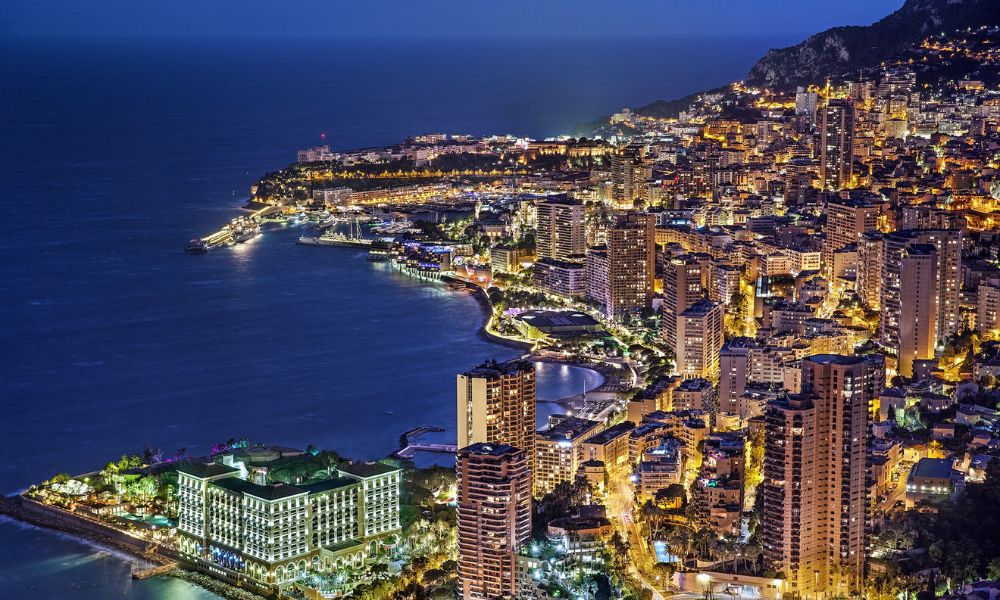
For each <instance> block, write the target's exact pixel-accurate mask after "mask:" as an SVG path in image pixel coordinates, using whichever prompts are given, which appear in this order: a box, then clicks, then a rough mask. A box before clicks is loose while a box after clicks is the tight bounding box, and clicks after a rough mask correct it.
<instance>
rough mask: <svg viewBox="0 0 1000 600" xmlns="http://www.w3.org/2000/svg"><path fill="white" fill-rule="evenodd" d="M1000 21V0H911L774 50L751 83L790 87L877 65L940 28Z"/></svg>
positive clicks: (757, 68)
mask: <svg viewBox="0 0 1000 600" xmlns="http://www.w3.org/2000/svg"><path fill="white" fill-rule="evenodd" d="M998 23H1000V0H906V2H905V3H904V4H903V6H902V7H901V8H900V9H899V10H897V11H896V12H894V13H892V14H890V15H889V16H887V17H885V18H883V19H881V20H880V21H878V22H876V23H873V24H872V25H868V26H866V27H834V28H833V29H828V30H827V31H824V32H822V33H818V34H816V35H814V36H812V37H810V38H809V39H807V40H806V41H804V42H802V43H800V44H798V45H795V46H791V47H789V48H781V49H777V50H771V51H769V52H768V53H767V54H766V55H765V56H764V57H763V58H762V59H760V60H759V61H758V62H757V64H756V65H754V66H753V68H752V69H751V70H750V74H749V76H748V77H747V83H749V84H751V85H757V86H765V87H770V88H778V89H787V88H791V87H793V86H795V85H802V84H805V83H814V82H821V81H822V80H823V79H825V78H827V77H833V76H837V75H842V74H846V73H851V72H853V71H857V70H859V69H863V68H868V67H873V66H876V65H878V64H879V63H880V62H882V61H884V60H887V59H889V58H891V57H893V56H895V55H897V54H899V53H900V52H901V51H903V50H905V49H906V48H908V47H910V46H912V45H914V44H916V43H917V42H919V41H920V40H921V39H922V38H924V37H926V36H928V35H931V34H934V33H938V32H941V31H950V30H954V29H960V28H964V27H970V26H978V25H990V24H998Z"/></svg>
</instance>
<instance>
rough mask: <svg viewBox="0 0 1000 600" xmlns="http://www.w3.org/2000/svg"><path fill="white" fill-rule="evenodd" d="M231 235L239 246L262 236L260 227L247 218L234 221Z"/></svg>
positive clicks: (230, 228) (230, 230)
mask: <svg viewBox="0 0 1000 600" xmlns="http://www.w3.org/2000/svg"><path fill="white" fill-rule="evenodd" d="M229 234H230V236H232V238H233V241H234V242H236V243H237V244H239V243H241V242H245V241H247V240H251V239H253V238H255V237H257V236H258V235H260V225H258V224H257V223H255V222H253V221H251V220H250V219H247V218H246V217H240V218H238V219H234V220H233V222H232V224H231V225H230V227H229Z"/></svg>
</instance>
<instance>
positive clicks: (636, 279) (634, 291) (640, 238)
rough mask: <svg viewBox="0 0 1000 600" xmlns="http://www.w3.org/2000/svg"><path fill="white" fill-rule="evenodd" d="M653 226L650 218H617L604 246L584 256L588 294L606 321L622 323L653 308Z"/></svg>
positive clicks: (633, 216)
mask: <svg viewBox="0 0 1000 600" xmlns="http://www.w3.org/2000/svg"><path fill="white" fill-rule="evenodd" d="M654 226H655V217H654V216H653V215H647V214H636V213H631V214H627V215H619V216H618V217H617V218H616V219H615V223H614V224H613V225H612V226H611V228H610V229H608V243H607V246H606V247H602V248H591V249H590V251H588V253H587V277H588V283H587V285H588V292H587V294H588V296H590V298H591V299H593V300H594V301H596V302H597V303H599V304H600V305H601V307H602V310H603V312H604V314H605V315H606V316H607V317H608V318H609V319H615V320H622V319H624V318H625V317H626V316H628V315H630V314H635V313H638V312H639V311H641V310H643V309H648V308H650V307H651V306H652V302H653V283H654V278H655V266H656V265H655V257H654V250H655V248H656V230H655V228H654Z"/></svg>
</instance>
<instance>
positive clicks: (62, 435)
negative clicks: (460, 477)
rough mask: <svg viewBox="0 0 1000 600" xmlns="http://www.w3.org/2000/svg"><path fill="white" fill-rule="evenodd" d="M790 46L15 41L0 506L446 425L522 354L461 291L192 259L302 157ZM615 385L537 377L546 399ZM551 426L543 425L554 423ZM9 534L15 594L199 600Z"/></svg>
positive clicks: (295, 259)
mask: <svg viewBox="0 0 1000 600" xmlns="http://www.w3.org/2000/svg"><path fill="white" fill-rule="evenodd" d="M791 41H792V40H791V39H768V38H762V37H746V38H739V37H733V36H728V37H725V38H712V37H700V38H677V37H673V38H581V39H561V38H552V39H533V38H532V39H507V40H493V39H474V40H473V39H452V40H427V39H422V40H418V39H412V40H410V39H391V40H363V41H351V42H346V41H336V40H319V39H317V40H301V39H299V40H275V39H266V40H225V41H219V40H192V39H184V40H144V39H129V40H101V41H94V40H65V39H63V40H6V41H0V82H2V83H0V207H2V210H3V212H2V214H3V220H4V227H3V233H2V234H0V492H2V493H12V492H15V491H17V490H21V489H24V488H25V487H26V486H28V485H29V484H31V483H32V482H37V481H40V480H43V479H46V478H48V477H50V476H51V475H53V474H54V473H56V472H61V471H65V472H70V473H79V472H86V471H88V470H92V469H97V468H100V467H101V466H102V465H103V464H104V463H105V462H107V461H108V460H110V459H113V458H115V457H117V456H120V455H121V454H123V453H141V452H142V451H143V450H144V449H145V448H151V449H158V450H161V451H163V452H164V453H165V454H167V455H172V454H175V453H177V452H180V451H183V452H186V453H187V454H188V455H193V456H198V455H203V454H204V453H206V452H207V451H208V449H209V447H210V446H211V445H212V444H213V443H217V442H221V441H225V440H227V439H229V438H247V439H248V440H250V441H253V442H264V443H274V444H281V445H287V446H298V447H304V446H306V445H308V444H315V445H316V446H318V447H322V448H329V449H332V450H335V451H337V452H339V453H341V454H342V455H345V456H352V457H358V458H378V457H381V456H385V455H386V454H387V453H388V452H391V451H392V450H394V449H395V448H396V447H397V442H398V439H399V436H400V434H401V433H402V432H404V431H405V430H407V429H410V428H412V427H415V426H418V425H435V426H441V427H444V428H446V429H447V430H449V431H453V430H454V385H455V383H454V381H455V379H454V377H455V374H456V373H457V372H460V371H462V370H465V369H468V368H471V367H473V366H475V365H477V364H479V363H480V362H482V361H483V360H485V359H490V358H496V359H508V358H511V357H514V356H516V355H517V354H518V352H517V351H516V350H514V349H512V348H508V347H504V346H498V345H495V344H493V343H490V342H487V341H485V340H483V339H482V338H480V337H479V336H478V335H477V331H478V329H479V327H480V324H481V319H482V315H481V310H480V307H479V306H478V305H477V303H476V302H475V300H474V299H473V298H472V297H471V296H469V295H468V294H467V293H458V292H454V291H452V290H450V289H449V288H447V287H446V286H443V285H441V284H439V283H429V282H425V281H420V280H416V279H413V278H412V277H409V276H407V275H404V274H401V273H399V272H398V271H394V270H393V269H391V268H390V267H389V266H388V265H385V264H376V263H370V262H368V261H366V260H365V256H364V254H363V253H362V252H359V251H357V250H351V249H343V248H326V247H303V246H298V245H296V244H295V239H296V237H297V236H298V235H299V234H300V233H301V231H298V230H296V229H294V228H272V229H269V230H266V231H265V233H264V235H262V236H260V237H258V238H256V239H255V240H253V241H251V242H249V243H246V244H241V245H238V246H236V247H234V248H231V249H221V250H217V251H213V252H211V253H209V254H207V255H200V256H191V255H187V254H185V253H184V252H183V248H184V246H185V244H186V242H187V241H188V240H189V239H191V238H194V237H198V236H201V235H205V234H207V233H209V232H212V231H215V230H217V229H218V228H219V227H220V226H221V225H222V224H224V223H225V222H227V221H228V220H229V219H231V218H232V217H234V216H236V215H238V214H241V208H240V207H241V206H242V205H243V204H244V203H245V202H246V199H247V196H248V189H249V186H250V185H251V184H252V183H253V182H254V181H255V180H256V179H257V178H258V177H260V176H261V175H262V174H263V173H265V172H267V171H268V170H274V169H278V168H281V167H283V166H285V165H287V164H289V163H290V162H292V161H293V160H294V157H295V151H296V149H297V148H302V147H306V146H310V145H315V144H318V143H320V141H321V139H322V138H321V136H324V135H325V141H326V143H329V144H330V145H331V146H333V147H334V148H336V149H348V148H355V147H366V146H375V145H381V144H390V143H395V142H399V141H401V140H402V139H403V138H405V137H406V136H409V135H414V134H419V133H427V132H446V133H469V134H490V133H501V134H502V133H512V134H515V135H524V136H532V137H536V138H542V137H546V136H554V135H559V134H562V133H568V132H570V131H572V129H573V128H574V126H575V125H576V124H578V123H581V122H587V121H591V120H593V119H594V118H596V117H599V116H601V115H606V114H610V113H612V112H615V111H617V110H620V109H621V108H623V107H625V106H637V105H641V104H644V103H646V102H649V101H652V100H656V99H659V98H666V99H669V98H674V97H678V96H681V95H684V94H687V93H690V92H694V91H697V90H700V89H706V88H709V87H714V86H717V85H720V84H723V83H726V82H728V81H731V80H735V79H739V78H740V77H741V76H742V75H743V74H745V73H746V72H747V70H748V69H749V67H750V66H751V64H752V63H753V61H754V60H755V59H756V58H757V57H759V56H760V55H762V54H763V53H764V52H765V51H766V50H767V49H768V48H771V47H777V46H782V45H786V44H787V43H789V42H791ZM597 383H599V376H598V375H596V374H595V373H593V372H591V371H587V370H584V369H577V368H569V367H560V366H558V365H547V366H543V367H540V371H539V397H540V398H543V399H548V400H551V399H555V398H559V397H563V396H567V395H571V394H575V393H578V392H579V391H580V390H581V389H583V388H585V387H592V386H593V385H596V384H597ZM542 412H543V414H544V411H542ZM129 569H130V565H129V560H128V557H126V556H122V555H119V554H116V553H115V552H112V551H109V550H107V549H105V548H101V547H99V546H95V545H92V544H88V543H85V542H82V541H80V540H76V539H73V538H71V537H68V536H64V535H61V534H57V533H53V532H50V531H46V530H41V529H37V528H33V527H27V526H24V525H21V524H17V523H14V522H12V521H10V520H0V597H2V598H5V599H20V598H30V599H32V600H38V599H46V598H74V599H76V600H92V599H93V600H98V599H109V598H129V599H137V600H138V599H141V600H147V599H149V600H152V599H157V600H160V599H168V598H169V599H189V598H190V599H204V598H214V597H215V596H213V595H212V594H211V593H209V592H207V591H205V590H203V589H201V588H198V587H195V586H193V585H191V584H188V583H185V582H183V581H179V580H177V579H172V578H153V579H150V580H146V581H133V580H132V579H131V577H130V570H129Z"/></svg>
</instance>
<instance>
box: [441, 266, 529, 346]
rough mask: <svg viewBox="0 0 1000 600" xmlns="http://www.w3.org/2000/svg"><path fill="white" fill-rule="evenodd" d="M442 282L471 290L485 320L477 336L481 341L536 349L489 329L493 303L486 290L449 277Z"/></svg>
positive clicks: (442, 279) (444, 277) (480, 325)
mask: <svg viewBox="0 0 1000 600" xmlns="http://www.w3.org/2000/svg"><path fill="white" fill-rule="evenodd" d="M441 281H443V282H445V283H449V284H457V285H462V286H465V289H467V290H469V292H470V293H471V294H472V297H473V299H475V301H476V303H477V304H479V308H480V310H481V311H482V313H483V320H482V322H481V323H480V324H479V330H478V331H477V335H478V336H479V338H480V339H482V340H486V341H488V342H492V343H494V344H497V345H500V346H507V347H508V348H513V349H515V350H525V351H528V352H530V351H531V350H532V349H534V347H535V344H532V343H529V342H519V341H517V340H512V339H509V338H505V337H501V336H498V335H496V334H495V333H492V332H490V331H489V329H487V325H489V323H490V320H491V319H492V318H493V303H492V302H490V298H489V296H487V295H486V290H484V289H483V288H482V287H481V286H478V285H476V284H474V283H470V282H468V281H465V280H462V279H458V278H457V277H451V276H449V275H444V276H442V277H441Z"/></svg>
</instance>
